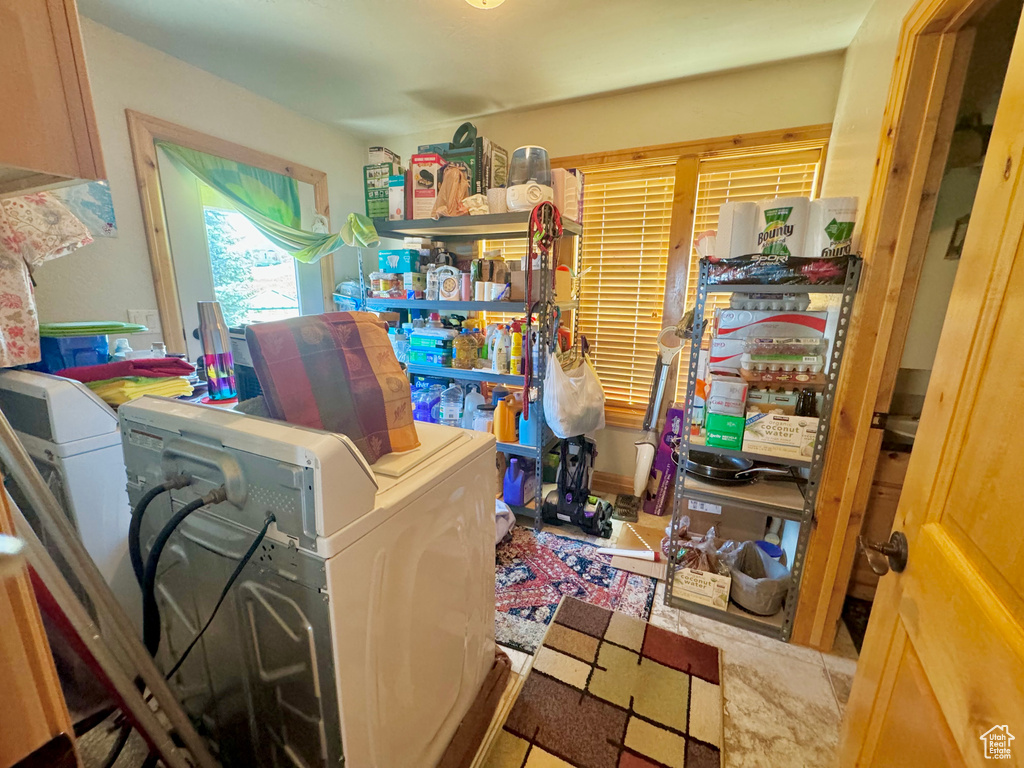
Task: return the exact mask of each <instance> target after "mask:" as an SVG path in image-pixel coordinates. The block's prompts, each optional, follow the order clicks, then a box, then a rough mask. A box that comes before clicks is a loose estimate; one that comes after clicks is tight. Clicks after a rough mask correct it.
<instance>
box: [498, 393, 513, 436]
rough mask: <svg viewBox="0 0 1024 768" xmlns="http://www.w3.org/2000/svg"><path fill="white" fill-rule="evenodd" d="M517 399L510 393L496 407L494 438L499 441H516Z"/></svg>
mask: <svg viewBox="0 0 1024 768" xmlns="http://www.w3.org/2000/svg"><path fill="white" fill-rule="evenodd" d="M516 412H517V409H516V400H515V398H514V397H512V396H511V395H509V396H508V397H506V398H505V399H504V400H501V401H499V402H498V405H497V407H496V408H495V409H494V438H495V439H496V440H497V441H498V442H499V443H514V442H517V441H518V439H519V438H518V437H517V436H516V427H517V424H516Z"/></svg>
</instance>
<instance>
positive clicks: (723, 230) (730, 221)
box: [715, 203, 759, 259]
mask: <svg viewBox="0 0 1024 768" xmlns="http://www.w3.org/2000/svg"><path fill="white" fill-rule="evenodd" d="M757 214H758V208H757V203H722V206H721V207H720V208H719V209H718V233H717V235H716V237H715V255H716V256H717V257H718V258H719V259H731V258H735V257H736V256H747V255H749V254H751V253H758V252H759V249H758V247H757V238H756V236H755V234H754V229H755V227H756V226H757Z"/></svg>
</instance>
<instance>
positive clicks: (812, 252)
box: [803, 197, 857, 259]
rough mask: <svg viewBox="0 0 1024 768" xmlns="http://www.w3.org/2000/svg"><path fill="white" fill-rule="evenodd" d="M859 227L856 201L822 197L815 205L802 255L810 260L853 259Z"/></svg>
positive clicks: (846, 198) (813, 203) (811, 211)
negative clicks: (844, 257)
mask: <svg viewBox="0 0 1024 768" xmlns="http://www.w3.org/2000/svg"><path fill="white" fill-rule="evenodd" d="M856 224H857V198H856V197H823V198H821V199H820V200H814V201H812V202H811V208H810V213H809V215H808V223H807V239H806V240H805V243H804V254H803V255H804V256H806V257H807V258H809V259H835V258H838V257H840V256H848V255H850V254H851V253H853V228H854V226H856Z"/></svg>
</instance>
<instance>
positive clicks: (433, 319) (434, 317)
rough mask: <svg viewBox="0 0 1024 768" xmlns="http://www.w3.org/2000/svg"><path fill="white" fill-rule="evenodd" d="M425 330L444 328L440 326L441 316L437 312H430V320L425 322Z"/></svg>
mask: <svg viewBox="0 0 1024 768" xmlns="http://www.w3.org/2000/svg"><path fill="white" fill-rule="evenodd" d="M427 328H444V326H443V325H442V324H441V315H439V314H438V313H437V312H431V313H430V320H428V321H427Z"/></svg>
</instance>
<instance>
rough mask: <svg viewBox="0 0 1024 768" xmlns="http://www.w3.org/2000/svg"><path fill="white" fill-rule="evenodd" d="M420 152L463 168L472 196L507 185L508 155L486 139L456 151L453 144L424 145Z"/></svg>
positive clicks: (456, 148) (481, 137)
mask: <svg viewBox="0 0 1024 768" xmlns="http://www.w3.org/2000/svg"><path fill="white" fill-rule="evenodd" d="M417 151H419V152H420V153H423V154H435V155H440V156H441V157H443V158H444V160H445V162H448V163H453V164H458V165H461V166H462V167H464V168H465V169H466V172H467V174H468V178H469V194H471V195H485V194H487V190H488V189H493V188H495V187H502V186H504V185H505V182H507V181H508V152H507V151H506V150H504V149H502V148H501V147H499V146H498V145H497V144H495V143H494V142H492V141H491V140H490V139H486V138H484V137H483V136H477V138H476V140H475V141H474V142H473V143H472V144H471V145H470V146H468V147H453V146H452V145H451V143H446V144H421V145H420V146H419V147H418V148H417ZM417 218H418V217H417Z"/></svg>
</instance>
